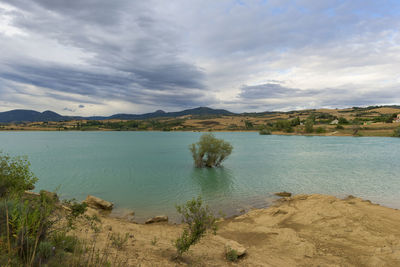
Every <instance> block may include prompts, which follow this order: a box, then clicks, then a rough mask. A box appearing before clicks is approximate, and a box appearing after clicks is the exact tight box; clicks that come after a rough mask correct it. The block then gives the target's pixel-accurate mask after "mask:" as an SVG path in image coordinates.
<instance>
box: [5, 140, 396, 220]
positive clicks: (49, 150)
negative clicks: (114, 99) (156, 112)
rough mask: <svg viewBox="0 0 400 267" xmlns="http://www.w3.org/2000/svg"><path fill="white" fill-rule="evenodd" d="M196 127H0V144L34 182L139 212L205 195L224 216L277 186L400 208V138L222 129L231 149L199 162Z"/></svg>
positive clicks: (160, 210)
mask: <svg viewBox="0 0 400 267" xmlns="http://www.w3.org/2000/svg"><path fill="white" fill-rule="evenodd" d="M200 135H201V133H193V132H0V150H2V151H3V152H6V153H9V154H11V155H27V156H28V158H29V160H30V162H31V164H32V166H31V169H32V171H33V172H34V173H35V174H36V176H37V177H38V178H39V181H38V182H37V184H36V188H37V190H36V191H38V190H39V189H46V190H55V189H57V190H58V193H59V195H61V197H62V198H76V199H78V200H83V199H85V197H86V195H88V194H92V195H95V196H98V197H100V198H103V199H105V200H108V201H112V202H114V203H115V214H121V213H123V212H124V211H126V210H133V211H135V219H136V220H137V221H139V222H140V221H143V220H144V219H145V218H148V217H150V216H155V215H160V214H167V215H169V216H170V217H172V220H173V221H174V220H175V219H176V213H175V205H176V204H182V203H184V202H185V201H187V200H189V199H191V198H192V197H196V196H198V195H201V196H202V197H203V199H204V201H205V202H206V203H207V204H209V205H210V207H212V209H213V210H216V211H217V210H221V211H223V212H224V213H225V214H227V215H232V214H236V213H238V212H239V210H241V209H245V210H248V209H250V208H252V207H258V208H259V207H266V206H268V205H269V204H270V203H271V201H272V200H273V199H274V198H275V197H274V196H273V192H278V191H288V192H293V193H295V194H300V193H305V194H310V193H322V194H331V195H335V196H338V197H345V196H347V195H349V194H351V195H355V196H359V197H362V198H365V199H369V200H371V201H373V202H376V203H379V204H382V205H386V206H389V207H393V208H400V194H399V192H400V161H399V159H400V139H396V138H383V137H318V136H313V137H306V136H279V135H270V136H262V135H259V134H258V133H254V132H218V133H215V135H216V136H217V137H218V138H223V139H224V140H226V141H228V142H230V143H231V144H232V145H233V147H234V150H233V152H232V154H231V156H230V157H229V158H228V159H227V160H226V161H225V162H224V164H223V167H221V168H216V169H196V168H194V167H193V162H192V157H191V154H190V152H189V150H188V146H189V145H190V144H191V143H194V142H197V141H198V139H199V137H200Z"/></svg>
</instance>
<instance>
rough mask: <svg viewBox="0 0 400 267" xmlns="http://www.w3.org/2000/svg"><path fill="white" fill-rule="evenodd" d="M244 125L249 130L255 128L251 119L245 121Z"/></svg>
mask: <svg viewBox="0 0 400 267" xmlns="http://www.w3.org/2000/svg"><path fill="white" fill-rule="evenodd" d="M244 127H245V128H246V129H247V130H249V129H253V128H254V125H253V123H252V122H251V121H244Z"/></svg>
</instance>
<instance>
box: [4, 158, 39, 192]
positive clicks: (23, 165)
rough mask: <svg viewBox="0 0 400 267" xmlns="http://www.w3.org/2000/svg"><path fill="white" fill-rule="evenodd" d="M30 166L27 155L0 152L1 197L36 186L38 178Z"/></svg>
mask: <svg viewBox="0 0 400 267" xmlns="http://www.w3.org/2000/svg"><path fill="white" fill-rule="evenodd" d="M29 167H30V163H29V161H28V159H27V158H26V157H11V156H9V155H7V154H3V153H1V152H0V197H5V196H7V195H9V194H11V193H17V194H19V193H22V192H24V191H25V190H32V189H33V188H34V184H35V182H36V181H37V178H36V176H35V175H34V174H33V173H32V172H31V171H30V169H29Z"/></svg>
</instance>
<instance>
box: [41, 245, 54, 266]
mask: <svg viewBox="0 0 400 267" xmlns="http://www.w3.org/2000/svg"><path fill="white" fill-rule="evenodd" d="M54 248H55V247H54ZM52 255H53V244H52V243H50V242H48V241H43V242H40V244H39V246H38V257H39V259H40V261H45V260H48V259H49V258H50V257H51V256H52Z"/></svg>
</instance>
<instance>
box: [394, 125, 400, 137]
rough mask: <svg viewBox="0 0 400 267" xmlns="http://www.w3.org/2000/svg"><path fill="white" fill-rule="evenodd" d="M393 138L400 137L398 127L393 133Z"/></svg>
mask: <svg viewBox="0 0 400 267" xmlns="http://www.w3.org/2000/svg"><path fill="white" fill-rule="evenodd" d="M393 136H394V137H400V127H398V128H396V129H395V130H394V131H393Z"/></svg>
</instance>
